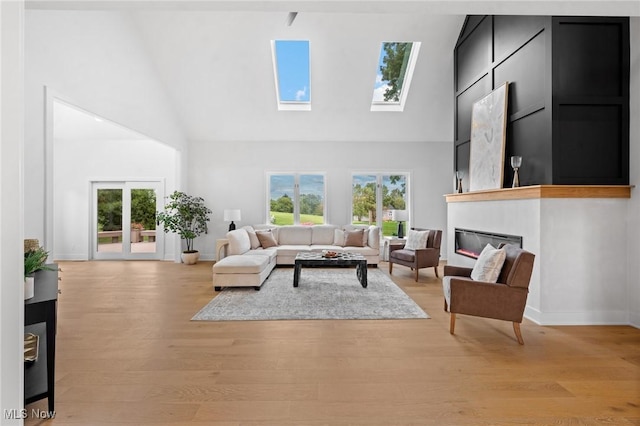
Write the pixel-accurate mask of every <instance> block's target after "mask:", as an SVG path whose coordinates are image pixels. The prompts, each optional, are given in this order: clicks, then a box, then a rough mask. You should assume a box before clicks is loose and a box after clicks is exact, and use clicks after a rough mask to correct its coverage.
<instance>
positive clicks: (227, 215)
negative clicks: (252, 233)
mask: <svg viewBox="0 0 640 426" xmlns="http://www.w3.org/2000/svg"><path fill="white" fill-rule="evenodd" d="M224 220H225V221H229V220H230V221H232V222H233V221H234V220H240V210H239V209H226V210H225V211H224Z"/></svg>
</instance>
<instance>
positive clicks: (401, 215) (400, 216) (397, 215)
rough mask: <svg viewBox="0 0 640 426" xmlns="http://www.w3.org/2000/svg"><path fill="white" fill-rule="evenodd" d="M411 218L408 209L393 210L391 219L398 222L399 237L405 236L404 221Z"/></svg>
mask: <svg viewBox="0 0 640 426" xmlns="http://www.w3.org/2000/svg"><path fill="white" fill-rule="evenodd" d="M408 219H409V214H408V213H407V211H406V210H392V211H391V220H393V221H396V222H398V238H404V225H403V223H402V222H406V221H407V220H408Z"/></svg>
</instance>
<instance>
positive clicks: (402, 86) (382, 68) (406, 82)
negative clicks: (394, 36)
mask: <svg viewBox="0 0 640 426" xmlns="http://www.w3.org/2000/svg"><path fill="white" fill-rule="evenodd" d="M419 51H420V42H417V41H416V42H388V41H386V42H383V43H382V45H381V47H380V57H379V59H378V71H377V73H376V82H375V85H374V88H373V100H372V101H371V111H403V110H404V104H405V101H406V99H407V93H408V92H409V86H410V85H411V78H412V76H413V71H414V69H415V66H416V61H417V60H418V52H419Z"/></svg>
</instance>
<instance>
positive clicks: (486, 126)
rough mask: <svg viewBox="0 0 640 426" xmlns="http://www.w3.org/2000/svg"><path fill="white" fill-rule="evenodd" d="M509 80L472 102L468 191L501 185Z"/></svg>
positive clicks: (495, 187)
mask: <svg viewBox="0 0 640 426" xmlns="http://www.w3.org/2000/svg"><path fill="white" fill-rule="evenodd" d="M508 89H509V82H505V83H504V84H502V85H501V86H499V87H497V88H496V89H495V90H494V91H493V92H491V93H489V94H488V95H487V96H485V97H484V98H482V99H480V100H479V101H477V102H476V103H474V104H473V110H472V112H471V142H470V143H471V146H470V156H469V191H480V190H483V189H499V188H502V179H503V177H504V150H505V139H506V131H507V98H508V97H507V94H508Z"/></svg>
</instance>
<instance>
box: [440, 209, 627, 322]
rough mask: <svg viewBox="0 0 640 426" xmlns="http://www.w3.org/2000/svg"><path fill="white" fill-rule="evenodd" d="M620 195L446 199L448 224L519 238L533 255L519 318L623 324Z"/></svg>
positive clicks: (458, 259)
mask: <svg viewBox="0 0 640 426" xmlns="http://www.w3.org/2000/svg"><path fill="white" fill-rule="evenodd" d="M628 205H629V200H627V199H584V198H582V199H528V200H504V201H478V202H456V203H449V211H448V217H449V253H448V257H449V259H451V263H452V264H458V265H464V266H473V263H474V261H473V260H472V259H469V258H466V257H463V256H460V255H457V254H455V253H453V251H454V249H455V247H454V244H453V235H454V234H453V232H454V231H453V230H454V228H455V227H458V228H465V229H473V230H478V231H487V232H496V233H503V234H512V235H519V236H522V239H523V241H522V245H523V247H524V248H525V249H526V250H529V251H531V252H532V253H534V254H535V255H536V259H535V263H534V269H533V274H532V276H531V282H530V287H529V297H528V299H527V308H526V310H525V316H526V317H527V318H529V319H531V320H533V321H535V322H537V323H539V324H543V325H562V324H565V325H587V324H628V323H629V321H628V308H629V307H628V303H627V275H628V273H627V269H626V265H625V259H626V258H627V241H628V237H627V233H628V228H627V221H626V218H627V210H628Z"/></svg>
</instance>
